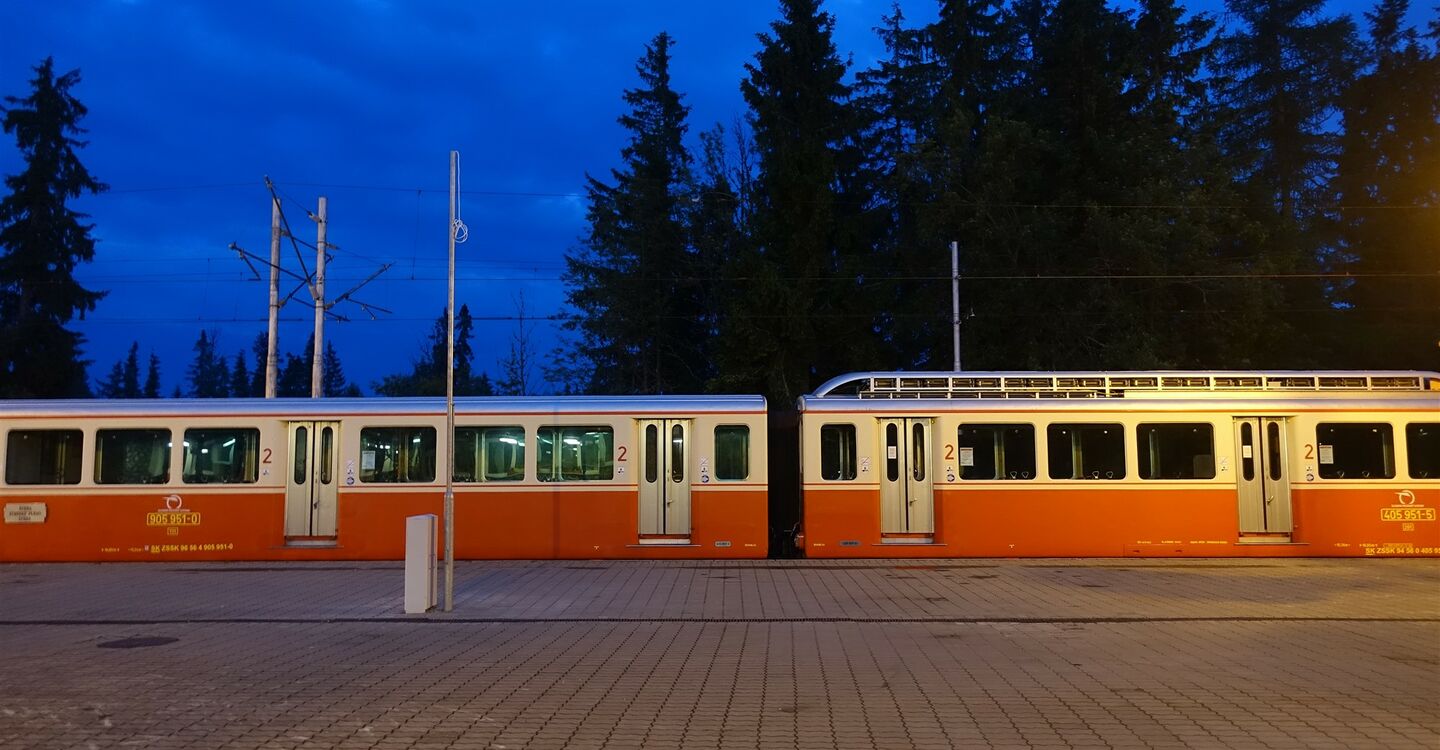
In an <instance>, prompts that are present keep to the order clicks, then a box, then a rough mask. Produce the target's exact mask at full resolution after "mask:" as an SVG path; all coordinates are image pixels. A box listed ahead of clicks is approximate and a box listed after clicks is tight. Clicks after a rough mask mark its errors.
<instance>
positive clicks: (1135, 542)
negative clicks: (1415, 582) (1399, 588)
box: [803, 487, 1440, 557]
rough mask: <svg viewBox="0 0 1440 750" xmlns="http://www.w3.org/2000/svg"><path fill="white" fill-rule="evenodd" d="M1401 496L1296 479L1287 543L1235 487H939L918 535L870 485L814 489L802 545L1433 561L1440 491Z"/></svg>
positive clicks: (808, 496)
mask: <svg viewBox="0 0 1440 750" xmlns="http://www.w3.org/2000/svg"><path fill="white" fill-rule="evenodd" d="M1406 500H1408V501H1410V504H1408V505H1403V506H1402V505H1400V504H1399V502H1397V494H1396V492H1395V491H1394V490H1391V489H1379V488H1377V489H1373V490H1372V489H1343V490H1342V489H1330V490H1326V489H1318V488H1305V487H1297V488H1295V489H1294V491H1293V498H1292V506H1291V507H1292V518H1293V527H1294V528H1293V531H1292V533H1291V534H1289V535H1288V540H1285V539H1277V538H1275V537H1273V536H1272V537H1268V538H1261V539H1260V540H1259V541H1260V543H1248V542H1244V541H1242V535H1241V533H1240V529H1239V520H1238V519H1239V513H1238V510H1237V499H1236V493H1235V492H1234V491H1233V490H1221V489H1209V488H1207V489H1195V490H1169V491H1154V490H1103V489H1093V490H1092V489H1084V490H1072V489H1065V490H1057V491H1053V492H1051V491H1046V490H989V489H966V490H950V491H946V490H944V489H941V488H936V492H935V508H934V518H935V525H934V533H933V535H931V539H930V541H929V543H915V542H916V540H915V539H914V538H913V535H887V534H884V533H882V530H881V526H880V517H881V516H880V499H879V495H878V494H877V492H876V491H875V490H874V489H869V490H865V489H855V490H839V489H830V488H825V489H814V488H811V489H807V490H806V491H805V504H804V530H805V539H804V545H803V546H804V549H805V554H806V556H808V557H1127V556H1129V557H1245V556H1259V557H1281V556H1284V557H1349V556H1356V557H1359V556H1367V555H1371V556H1375V555H1379V556H1432V557H1440V521H1437V520H1436V516H1435V511H1436V506H1440V490H1434V489H1428V490H1418V491H1415V493H1414V497H1413V498H1406ZM1427 518H1428V520H1425V519H1427ZM1247 539H1249V540H1250V541H1252V542H1253V541H1255V539H1256V538H1255V537H1247ZM1286 541H1288V543H1283V542H1286Z"/></svg>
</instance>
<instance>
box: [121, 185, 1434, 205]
mask: <svg viewBox="0 0 1440 750" xmlns="http://www.w3.org/2000/svg"><path fill="white" fill-rule="evenodd" d="M635 179H639V178H632V181H634V180H635ZM287 184H288V185H291V186H293V187H310V188H322V189H326V190H366V191H372V192H387V193H415V194H416V195H424V194H426V193H435V194H437V195H438V194H443V193H445V192H446V189H445V188H424V187H407V186H402V185H361V184H354V183H328V182H289V183H287ZM251 186H253V183H248V182H244V183H240V182H237V183H214V184H201V185H175V186H161V187H144V188H121V189H111V190H107V191H106V192H104V193H98V194H97V195H99V196H104V195H107V194H112V193H146V192H164V191H178V190H209V189H223V188H235V187H251ZM460 194H461V195H465V196H471V197H488V198H586V197H589V194H588V193H581V192H558V191H556V192H552V191H532V190H496V189H482V190H463V191H460ZM699 195H701V196H706V197H712V198H730V199H734V200H737V201H738V200H739V198H738V197H736V196H735V195H734V194H733V193H727V192H718V191H701V192H700V193H699ZM284 197H285V199H286V200H288V201H291V202H292V203H295V204H296V205H301V204H300V203H299V202H298V201H295V200H294V199H293V198H291V197H290V196H288V195H287V196H284ZM677 197H680V196H677ZM941 202H943V203H945V204H946V205H950V206H957V207H963V208H982V209H983V208H1011V209H1029V210H1034V211H1040V210H1046V211H1050V210H1058V211H1072V210H1081V209H1105V210H1129V211H1152V210H1163V211H1174V210H1203V211H1220V210H1224V211H1233V210H1241V209H1246V208H1263V207H1268V206H1269V204H1264V203H1253V204H1247V203H1215V204H1195V203H1036V202H1023V201H1004V202H994V203H992V202H985V201H948V200H947V201H939V200H934V201H928V200H927V201H896V202H894V203H893V204H888V203H887V204H886V205H906V206H922V205H935V204H937V203H941ZM1316 209H1317V210H1320V211H1327V210H1333V211H1433V210H1437V209H1440V205H1374V204H1355V203H1339V204H1332V205H1321V206H1317V207H1316Z"/></svg>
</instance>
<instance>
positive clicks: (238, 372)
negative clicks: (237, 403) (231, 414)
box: [229, 349, 253, 398]
mask: <svg viewBox="0 0 1440 750" xmlns="http://www.w3.org/2000/svg"><path fill="white" fill-rule="evenodd" d="M252 383H253V380H252V379H251V377H250V371H249V368H247V367H246V365H245V350H244V349H241V350H240V351H238V352H235V364H234V366H232V367H231V368H230V389H229V392H230V397H231V398H245V397H247V396H250V395H252V394H251V393H250V388H251V384H252Z"/></svg>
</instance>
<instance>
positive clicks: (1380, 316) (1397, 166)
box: [1333, 0, 1440, 370]
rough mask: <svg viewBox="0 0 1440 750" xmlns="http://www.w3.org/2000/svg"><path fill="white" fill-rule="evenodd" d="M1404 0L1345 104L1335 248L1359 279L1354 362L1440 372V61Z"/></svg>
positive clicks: (1375, 40)
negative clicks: (1439, 267)
mask: <svg viewBox="0 0 1440 750" xmlns="http://www.w3.org/2000/svg"><path fill="white" fill-rule="evenodd" d="M1408 10H1409V3H1408V2H1407V1H1406V0H1381V2H1379V3H1378V4H1377V5H1376V6H1375V7H1374V9H1373V10H1372V11H1371V12H1369V13H1366V14H1365V17H1366V18H1367V19H1368V20H1369V22H1370V29H1369V32H1370V33H1369V36H1370V39H1369V43H1368V44H1367V45H1366V46H1365V61H1364V62H1365V68H1366V69H1365V72H1364V74H1362V75H1361V76H1359V77H1358V78H1357V79H1356V80H1355V81H1354V82H1353V83H1352V84H1351V85H1350V86H1349V88H1348V89H1347V90H1346V92H1345V95H1344V96H1343V97H1342V108H1343V113H1344V128H1343V135H1342V138H1341V153H1340V159H1339V165H1338V170H1337V174H1336V178H1335V181H1334V187H1333V192H1334V195H1335V199H1336V201H1337V202H1338V204H1339V205H1340V206H1341V207H1342V208H1341V209H1339V210H1338V211H1336V212H1335V213H1334V215H1333V216H1334V221H1335V224H1336V227H1335V231H1336V234H1337V246H1338V249H1339V250H1340V252H1341V253H1342V254H1343V256H1344V257H1343V260H1344V262H1345V267H1346V269H1347V270H1349V271H1351V272H1353V273H1355V274H1356V278H1355V279H1354V281H1353V283H1352V285H1351V286H1350V287H1348V288H1345V289H1343V290H1342V298H1343V299H1344V300H1345V301H1346V302H1347V303H1348V307H1349V309H1348V312H1347V316H1348V317H1349V319H1350V325H1349V326H1348V327H1347V329H1346V335H1345V336H1344V337H1343V338H1344V340H1345V341H1347V342H1349V344H1350V346H1349V347H1348V349H1349V350H1348V351H1347V352H1346V355H1347V360H1346V362H1347V364H1350V365H1352V366H1362V367H1387V368H1397V367H1398V368H1423V369H1430V370H1434V369H1440V306H1437V305H1436V300H1437V299H1440V277H1437V276H1436V275H1435V267H1436V261H1435V258H1436V257H1437V253H1440V251H1437V249H1436V238H1437V237H1440V213H1437V212H1436V210H1435V206H1437V205H1440V182H1437V181H1436V176H1435V173H1434V167H1435V165H1436V164H1437V163H1440V55H1437V54H1436V50H1435V49H1433V48H1430V47H1428V46H1427V45H1425V44H1423V43H1422V42H1421V40H1420V35H1419V34H1418V33H1417V31H1416V30H1415V29H1414V28H1412V27H1409V26H1407V25H1406V24H1405V15H1406V12H1407V11H1408Z"/></svg>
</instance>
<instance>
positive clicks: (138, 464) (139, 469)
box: [95, 430, 170, 484]
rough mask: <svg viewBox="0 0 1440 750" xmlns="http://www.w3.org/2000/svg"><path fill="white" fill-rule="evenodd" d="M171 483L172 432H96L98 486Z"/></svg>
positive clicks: (96, 480)
mask: <svg viewBox="0 0 1440 750" xmlns="http://www.w3.org/2000/svg"><path fill="white" fill-rule="evenodd" d="M169 481H170V431H169V430H100V431H98V432H96V433H95V483H96V484H165V483H166V482H169Z"/></svg>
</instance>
